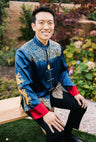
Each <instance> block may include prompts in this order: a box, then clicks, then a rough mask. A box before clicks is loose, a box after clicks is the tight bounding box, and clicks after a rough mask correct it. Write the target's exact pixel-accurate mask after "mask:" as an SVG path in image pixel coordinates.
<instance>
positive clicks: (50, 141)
mask: <svg viewBox="0 0 96 142" xmlns="http://www.w3.org/2000/svg"><path fill="white" fill-rule="evenodd" d="M35 121H36V122H37V123H38V124H39V125H40V126H41V127H42V128H43V129H44V130H45V131H46V142H61V139H62V132H58V131H57V130H56V129H55V128H54V127H53V130H54V133H52V132H51V130H50V128H49V127H48V125H47V124H46V123H45V122H44V120H43V118H40V119H37V120H35Z"/></svg>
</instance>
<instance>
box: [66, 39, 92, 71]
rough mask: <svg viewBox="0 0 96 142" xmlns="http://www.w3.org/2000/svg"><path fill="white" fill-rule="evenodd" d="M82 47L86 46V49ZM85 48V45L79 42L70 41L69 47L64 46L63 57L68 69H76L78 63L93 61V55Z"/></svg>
mask: <svg viewBox="0 0 96 142" xmlns="http://www.w3.org/2000/svg"><path fill="white" fill-rule="evenodd" d="M84 45H86V49H84V48H83V47H84ZM87 46H88V45H87V43H86V44H83V42H82V41H80V40H79V41H76V42H73V40H72V41H71V43H70V45H67V46H66V49H65V50H64V55H65V58H66V62H67V63H68V66H69V67H70V66H74V68H76V67H77V66H78V65H79V63H80V62H83V61H94V54H93V53H92V51H90V50H89V49H88V47H87Z"/></svg>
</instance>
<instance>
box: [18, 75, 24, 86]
mask: <svg viewBox="0 0 96 142" xmlns="http://www.w3.org/2000/svg"><path fill="white" fill-rule="evenodd" d="M20 78H21V75H20V74H19V72H18V73H17V75H16V81H17V84H18V85H19V84H21V83H23V82H24V80H23V79H20Z"/></svg>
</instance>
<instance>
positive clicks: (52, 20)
mask: <svg viewBox="0 0 96 142" xmlns="http://www.w3.org/2000/svg"><path fill="white" fill-rule="evenodd" d="M40 21H46V20H44V19H40V20H38V22H40ZM47 21H54V20H47Z"/></svg>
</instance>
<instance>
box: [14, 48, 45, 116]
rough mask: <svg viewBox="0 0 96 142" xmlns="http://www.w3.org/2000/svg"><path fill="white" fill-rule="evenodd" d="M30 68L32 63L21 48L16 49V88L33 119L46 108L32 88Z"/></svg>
mask: <svg viewBox="0 0 96 142" xmlns="http://www.w3.org/2000/svg"><path fill="white" fill-rule="evenodd" d="M32 70H33V63H32V62H31V61H30V60H29V59H28V57H27V55H26V54H25V53H24V52H23V51H22V50H17V52H16V55H15V73H16V81H17V85H18V89H19V92H20V94H21V96H23V97H24V99H25V102H26V104H27V106H28V108H29V111H30V113H31V115H32V117H33V119H38V118H41V117H42V116H44V115H45V114H46V113H48V109H47V108H46V107H45V105H44V104H43V103H42V102H40V101H39V99H38V97H37V94H36V93H35V92H34V90H33V80H32V76H33V75H32Z"/></svg>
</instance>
